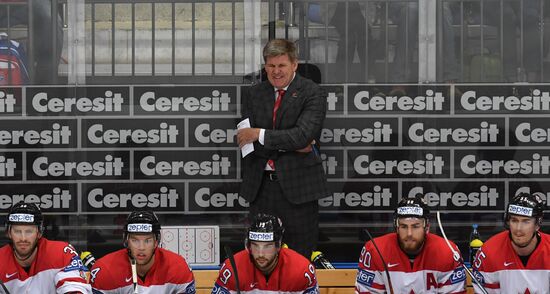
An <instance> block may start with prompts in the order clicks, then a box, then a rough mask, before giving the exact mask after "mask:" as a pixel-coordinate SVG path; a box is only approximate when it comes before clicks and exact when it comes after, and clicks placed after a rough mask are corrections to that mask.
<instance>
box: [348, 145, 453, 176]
mask: <svg viewBox="0 0 550 294" xmlns="http://www.w3.org/2000/svg"><path fill="white" fill-rule="evenodd" d="M347 154H348V164H349V167H348V178H364V179H377V178H449V177H450V161H449V160H450V155H449V151H444V150H414V149H410V150H409V149H375V150H348V151H347Z"/></svg>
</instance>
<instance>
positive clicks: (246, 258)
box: [212, 248, 319, 294]
mask: <svg viewBox="0 0 550 294" xmlns="http://www.w3.org/2000/svg"><path fill="white" fill-rule="evenodd" d="M235 264H236V267H237V275H238V276H239V289H240V291H241V293H258V294H259V293H287V294H292V293H296V294H298V293H300V294H301V293H307V294H313V293H316V294H317V293H319V287H318V286H317V278H316V276H315V268H314V267H313V265H312V264H311V263H310V262H309V261H308V260H307V259H306V258H305V257H303V256H302V255H300V254H298V253H297V252H296V251H294V250H292V249H288V248H281V251H279V260H278V262H277V266H275V269H274V270H273V272H272V273H271V275H270V276H269V279H266V277H265V276H264V274H263V273H262V272H261V271H260V270H259V269H257V268H256V266H255V265H254V263H253V262H252V260H251V259H250V255H249V253H248V251H247V250H242V251H240V252H239V253H237V254H235ZM235 285H236V284H235V272H234V270H233V267H231V264H230V262H229V260H226V261H225V262H224V263H223V265H222V268H221V269H220V273H219V276H218V279H217V280H216V284H215V285H214V289H213V290H212V293H216V294H222V293H225V294H228V293H236V290H237V288H236V286H235Z"/></svg>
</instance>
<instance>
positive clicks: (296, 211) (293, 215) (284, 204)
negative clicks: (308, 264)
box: [250, 176, 319, 260]
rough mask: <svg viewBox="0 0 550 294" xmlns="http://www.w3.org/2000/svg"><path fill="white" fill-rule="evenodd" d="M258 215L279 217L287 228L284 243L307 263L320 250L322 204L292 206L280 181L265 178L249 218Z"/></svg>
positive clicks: (315, 202) (309, 203)
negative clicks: (320, 207) (320, 206)
mask: <svg viewBox="0 0 550 294" xmlns="http://www.w3.org/2000/svg"><path fill="white" fill-rule="evenodd" d="M259 212H263V213H269V214H272V215H275V216H277V217H279V218H280V219H281V220H282V222H283V226H284V228H285V233H284V236H283V242H284V243H286V244H287V245H288V247H290V249H293V250H295V251H297V252H298V253H300V254H302V255H303V256H305V257H306V258H307V259H308V260H309V259H310V257H311V252H312V251H313V250H315V249H316V248H317V240H318V237H319V204H318V202H317V201H311V202H306V203H303V204H293V203H291V202H289V201H288V200H287V198H286V197H285V196H284V195H283V191H282V189H281V185H280V184H279V182H278V181H272V180H270V179H269V178H267V177H266V176H264V177H263V180H262V184H261V186H260V191H259V192H258V196H257V197H256V199H255V200H254V201H253V202H252V203H251V204H250V217H251V218H252V217H254V215H256V214H257V213H259Z"/></svg>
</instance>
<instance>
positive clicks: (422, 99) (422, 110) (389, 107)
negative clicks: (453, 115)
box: [347, 85, 451, 115]
mask: <svg viewBox="0 0 550 294" xmlns="http://www.w3.org/2000/svg"><path fill="white" fill-rule="evenodd" d="M449 89H450V87H448V86H433V85H414V86H410V87H405V88H403V89H399V90H397V89H396V88H395V86H388V85H382V86H379V85H372V86H371V85H369V86H348V97H347V106H348V113H349V114H382V115H387V114H390V113H392V114H430V115H432V114H449V113H450V106H451V98H450V97H449V92H450V91H449Z"/></svg>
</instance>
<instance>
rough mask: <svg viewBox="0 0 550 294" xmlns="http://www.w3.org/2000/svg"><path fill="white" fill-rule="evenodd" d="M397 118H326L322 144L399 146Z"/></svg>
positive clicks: (322, 132) (320, 139)
mask: <svg viewBox="0 0 550 294" xmlns="http://www.w3.org/2000/svg"><path fill="white" fill-rule="evenodd" d="M397 140H398V120H397V118H370V117H364V118H326V119H325V123H324V125H323V130H322V131H321V137H320V138H319V141H321V145H322V146H342V147H344V146H363V147H367V146H370V147H372V146H398V142H397Z"/></svg>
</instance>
